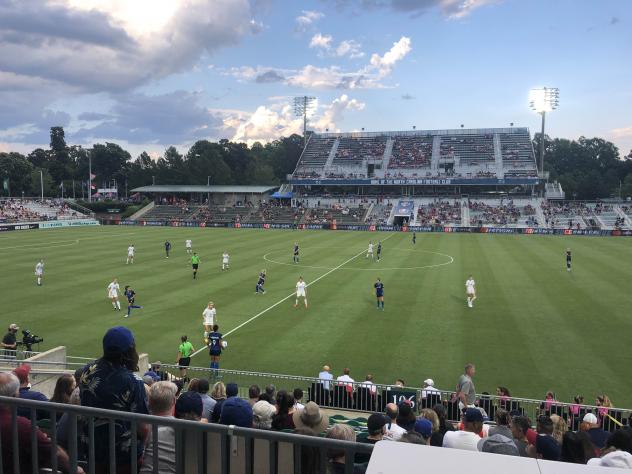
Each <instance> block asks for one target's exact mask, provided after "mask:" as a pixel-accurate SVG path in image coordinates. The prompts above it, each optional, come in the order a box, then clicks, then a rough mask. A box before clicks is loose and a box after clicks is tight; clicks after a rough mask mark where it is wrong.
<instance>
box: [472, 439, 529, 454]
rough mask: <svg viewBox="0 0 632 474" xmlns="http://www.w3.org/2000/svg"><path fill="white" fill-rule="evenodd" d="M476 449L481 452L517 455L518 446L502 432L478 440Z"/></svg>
mask: <svg viewBox="0 0 632 474" xmlns="http://www.w3.org/2000/svg"><path fill="white" fill-rule="evenodd" d="M477 447H478V450H479V451H480V452H482V453H493V454H504V455H506V456H519V455H520V454H519V452H518V447H517V446H516V444H515V443H514V442H513V440H512V438H510V437H507V436H504V435H502V434H495V435H490V436H488V437H486V438H483V439H481V440H480V441H479V442H478V445H477Z"/></svg>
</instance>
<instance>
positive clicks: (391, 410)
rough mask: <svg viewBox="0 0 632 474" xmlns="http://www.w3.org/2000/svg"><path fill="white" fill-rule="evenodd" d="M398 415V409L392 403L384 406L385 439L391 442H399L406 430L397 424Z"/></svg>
mask: <svg viewBox="0 0 632 474" xmlns="http://www.w3.org/2000/svg"><path fill="white" fill-rule="evenodd" d="M398 414H399V408H398V407H397V405H396V404H394V403H388V404H387V405H386V417H387V423H386V437H387V438H388V439H391V440H393V441H397V440H399V439H400V438H401V437H402V435H403V434H404V433H406V430H405V429H404V428H403V427H401V426H399V425H398V424H397V415H398Z"/></svg>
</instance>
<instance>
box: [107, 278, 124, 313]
mask: <svg viewBox="0 0 632 474" xmlns="http://www.w3.org/2000/svg"><path fill="white" fill-rule="evenodd" d="M120 288H121V287H120V286H119V284H118V280H117V279H116V278H115V279H114V280H112V282H111V283H110V284H109V285H108V298H110V300H112V306H114V311H120V310H121V303H120V302H119V299H118V292H119V290H120Z"/></svg>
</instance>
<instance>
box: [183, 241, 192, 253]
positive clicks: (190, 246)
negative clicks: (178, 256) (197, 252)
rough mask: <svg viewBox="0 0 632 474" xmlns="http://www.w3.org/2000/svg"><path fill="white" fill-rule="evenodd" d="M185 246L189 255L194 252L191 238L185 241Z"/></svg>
mask: <svg viewBox="0 0 632 474" xmlns="http://www.w3.org/2000/svg"><path fill="white" fill-rule="evenodd" d="M184 248H185V249H186V251H187V253H188V254H189V255H190V254H191V253H192V252H193V243H192V242H191V239H187V240H185V241H184Z"/></svg>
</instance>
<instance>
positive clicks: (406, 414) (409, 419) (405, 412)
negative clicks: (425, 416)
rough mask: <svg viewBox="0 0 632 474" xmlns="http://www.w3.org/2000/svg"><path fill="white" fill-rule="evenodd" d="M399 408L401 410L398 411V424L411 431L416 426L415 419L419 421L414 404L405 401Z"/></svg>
mask: <svg viewBox="0 0 632 474" xmlns="http://www.w3.org/2000/svg"><path fill="white" fill-rule="evenodd" d="M397 408H398V410H399V412H398V413H397V424H398V425H399V426H401V427H402V428H404V429H405V430H406V431H411V430H412V429H413V428H414V427H415V421H417V418H416V417H415V413H414V412H413V406H412V404H411V403H409V402H408V401H404V402H402V403H400V404H399V405H398V407H397Z"/></svg>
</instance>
